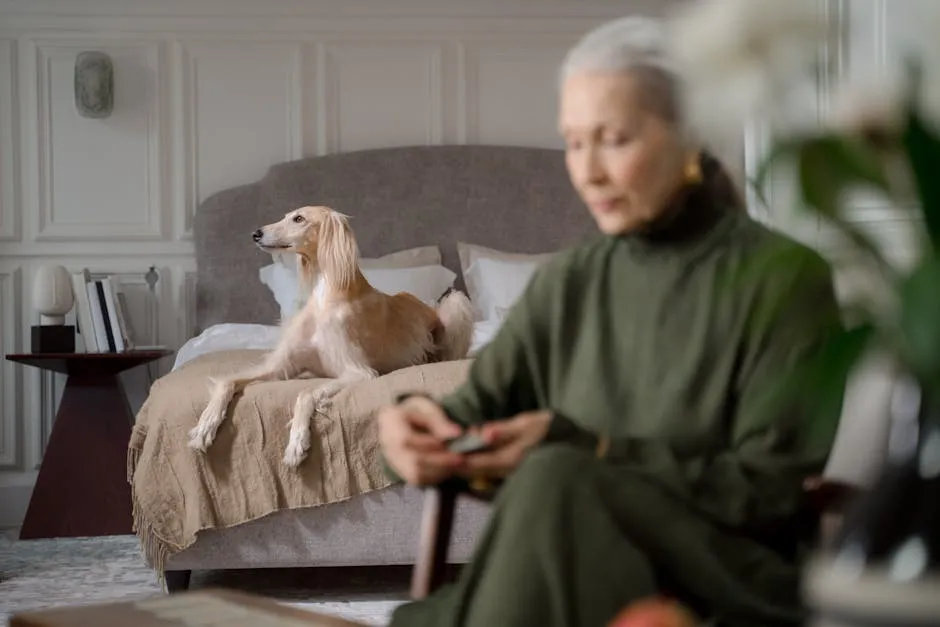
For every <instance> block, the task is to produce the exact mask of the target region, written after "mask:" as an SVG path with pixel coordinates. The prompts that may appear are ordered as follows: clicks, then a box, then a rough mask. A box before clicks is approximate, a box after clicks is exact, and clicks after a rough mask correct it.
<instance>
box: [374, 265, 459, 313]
mask: <svg viewBox="0 0 940 627" xmlns="http://www.w3.org/2000/svg"><path fill="white" fill-rule="evenodd" d="M360 269H361V270H362V276H364V277H365V278H366V280H367V281H368V282H369V283H371V284H372V287H374V288H375V289H377V290H378V291H380V292H384V293H385V294H389V295H394V294H398V293H399V292H407V293H409V294H412V295H413V296H417V297H418V299H420V300H421V301H422V302H424V303H425V304H426V305H432V306H433V305H434V304H436V303H437V299H439V298H440V297H441V296H442V295H443V294H444V292H446V291H447V290H449V289H450V288H452V287H453V286H454V279H456V278H457V274H456V273H455V272H453V271H452V270H450V269H448V268H445V267H444V266H440V265H438V266H420V267H418V268H360Z"/></svg>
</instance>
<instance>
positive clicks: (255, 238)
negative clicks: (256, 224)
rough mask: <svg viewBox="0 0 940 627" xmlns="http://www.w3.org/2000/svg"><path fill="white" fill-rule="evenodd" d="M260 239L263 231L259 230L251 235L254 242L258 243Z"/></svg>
mask: <svg viewBox="0 0 940 627" xmlns="http://www.w3.org/2000/svg"><path fill="white" fill-rule="evenodd" d="M262 237H264V231H262V230H261V229H258V230H257V231H255V232H254V233H252V234H251V239H253V240H255V242H260V241H261V238H262Z"/></svg>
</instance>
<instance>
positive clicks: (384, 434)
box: [377, 396, 463, 485]
mask: <svg viewBox="0 0 940 627" xmlns="http://www.w3.org/2000/svg"><path fill="white" fill-rule="evenodd" d="M377 420H378V424H379V443H380V445H381V446H382V452H383V454H384V455H385V460H386V461H387V462H388V465H389V466H390V467H391V468H392V470H394V471H395V472H396V473H398V476H400V477H401V478H402V479H404V480H405V481H407V482H408V483H410V484H413V485H433V484H437V483H440V482H442V481H444V480H445V479H448V478H450V477H451V476H453V475H454V473H455V471H456V470H457V469H458V468H459V467H460V465H461V463H462V462H463V457H462V456H461V455H458V454H456V453H451V452H450V451H448V450H447V447H446V446H445V445H444V441H445V440H448V439H450V438H454V437H457V436H458V435H460V434H461V433H462V431H463V430H462V429H461V428H460V425H458V424H456V423H454V422H452V421H451V420H450V419H449V418H448V417H447V414H445V413H444V411H443V410H442V409H441V407H440V406H439V405H438V404H437V403H435V402H434V401H432V400H431V399H429V398H424V397H421V396H413V397H411V398H408V399H406V400H404V401H403V402H401V403H399V404H398V405H393V406H391V407H387V408H385V409H383V410H381V411H380V412H379V414H378V417H377Z"/></svg>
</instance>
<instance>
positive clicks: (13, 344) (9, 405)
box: [0, 268, 23, 469]
mask: <svg viewBox="0 0 940 627" xmlns="http://www.w3.org/2000/svg"><path fill="white" fill-rule="evenodd" d="M21 276H22V272H21V270H20V269H19V268H13V269H12V270H8V271H3V272H0V322H2V325H0V355H6V354H9V353H15V352H18V351H21V350H23V346H22V344H21V337H22V336H21V335H20V332H19V331H20V329H21V328H22V318H21V317H20V303H21V302H22V299H23V293H22V278H21ZM22 368H23V366H21V365H19V364H16V363H13V362H11V361H7V360H6V359H4V360H3V363H0V469H9V468H18V467H19V466H20V464H21V463H22V459H21V451H22V433H21V424H22V415H23V412H22V408H23V397H22V390H21V388H20V382H21V381H22V377H21V371H22Z"/></svg>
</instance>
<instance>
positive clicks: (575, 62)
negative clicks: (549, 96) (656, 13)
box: [559, 16, 683, 126]
mask: <svg viewBox="0 0 940 627" xmlns="http://www.w3.org/2000/svg"><path fill="white" fill-rule="evenodd" d="M582 72H615V73H620V72H623V73H629V74H631V75H632V76H635V77H636V78H637V79H638V80H639V81H641V83H642V85H643V89H642V90H641V94H642V98H643V100H644V102H643V105H644V106H645V107H647V109H648V110H649V111H650V112H651V113H653V114H655V115H657V116H660V117H662V118H663V119H664V120H666V121H667V122H670V123H672V124H675V125H677V126H683V124H682V115H681V109H682V106H681V95H680V93H679V75H678V73H677V72H676V70H675V66H674V64H673V63H672V62H671V59H670V57H669V55H668V53H667V50H666V31H665V27H664V25H663V23H662V22H661V21H659V20H657V19H655V18H650V17H640V16H633V17H624V18H620V19H616V20H613V21H610V22H607V23H605V24H602V25H600V26H598V27H597V28H595V29H594V30H592V31H590V32H588V33H587V34H586V35H584V36H583V37H582V38H581V40H580V41H578V43H577V44H575V45H574V47H573V48H571V50H569V51H568V54H567V55H566V56H565V59H564V61H563V62H562V66H561V73H560V76H559V81H560V83H564V81H565V80H566V79H567V78H568V77H570V76H572V75H573V74H579V73H582Z"/></svg>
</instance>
